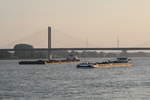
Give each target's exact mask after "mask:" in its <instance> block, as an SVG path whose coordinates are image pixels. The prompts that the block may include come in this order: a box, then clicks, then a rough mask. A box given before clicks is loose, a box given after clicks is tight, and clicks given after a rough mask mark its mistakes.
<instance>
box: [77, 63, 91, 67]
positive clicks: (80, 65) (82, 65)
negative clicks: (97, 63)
mask: <svg viewBox="0 0 150 100" xmlns="http://www.w3.org/2000/svg"><path fill="white" fill-rule="evenodd" d="M77 68H93V63H89V62H86V63H80V64H78V65H77Z"/></svg>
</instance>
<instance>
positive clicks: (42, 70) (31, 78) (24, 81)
mask: <svg viewBox="0 0 150 100" xmlns="http://www.w3.org/2000/svg"><path fill="white" fill-rule="evenodd" d="M91 60H95V61H97V60H99V59H91ZM133 61H134V66H133V67H128V68H127V67H124V68H109V69H77V68H76V64H75V63H71V64H62V65H58V64H49V65H18V61H16V60H10V61H8V60H7V61H6V60H3V61H0V100H150V58H133Z"/></svg>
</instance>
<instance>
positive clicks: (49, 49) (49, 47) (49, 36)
mask: <svg viewBox="0 0 150 100" xmlns="http://www.w3.org/2000/svg"><path fill="white" fill-rule="evenodd" d="M48 60H51V27H50V26H48Z"/></svg>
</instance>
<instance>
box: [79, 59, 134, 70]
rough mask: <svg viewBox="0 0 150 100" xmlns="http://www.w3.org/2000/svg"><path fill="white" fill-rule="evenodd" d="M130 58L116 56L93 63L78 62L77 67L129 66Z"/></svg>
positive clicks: (130, 64)
mask: <svg viewBox="0 0 150 100" xmlns="http://www.w3.org/2000/svg"><path fill="white" fill-rule="evenodd" d="M132 65H133V64H132V61H131V59H128V58H117V59H116V60H112V61H110V60H108V61H104V62H95V63H89V62H87V63H80V64H78V65H77V68H113V67H129V66H132Z"/></svg>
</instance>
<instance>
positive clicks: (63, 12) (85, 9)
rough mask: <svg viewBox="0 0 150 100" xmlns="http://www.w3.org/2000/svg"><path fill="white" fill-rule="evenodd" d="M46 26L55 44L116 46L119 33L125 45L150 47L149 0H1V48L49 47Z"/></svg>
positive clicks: (121, 43) (64, 45)
mask: <svg viewBox="0 0 150 100" xmlns="http://www.w3.org/2000/svg"><path fill="white" fill-rule="evenodd" d="M47 26H52V27H53V47H86V46H87V45H86V44H87V41H88V46H89V47H116V44H117V43H116V41H117V40H116V39H117V36H118V37H119V40H120V46H122V47H124V46H126V47H127V46H149V47H150V0H0V47H1V48H2V47H4V48H5V47H13V45H12V44H13V41H17V40H18V41H21V42H24V40H25V41H29V42H31V43H33V44H34V45H35V47H46V46H47V37H46V36H47ZM54 28H55V29H54ZM40 32H41V33H40ZM32 34H34V35H32ZM40 34H43V35H40ZM30 36H32V38H29V37H30ZM20 39H24V40H20ZM40 39H41V40H40ZM24 43H25V42H24ZM7 44H9V45H7Z"/></svg>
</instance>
